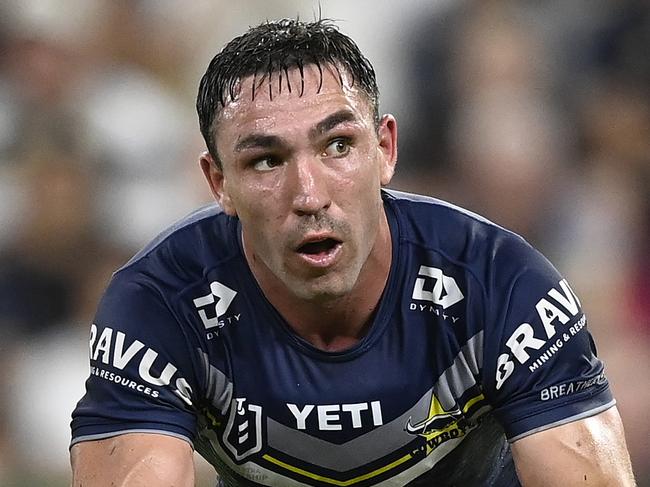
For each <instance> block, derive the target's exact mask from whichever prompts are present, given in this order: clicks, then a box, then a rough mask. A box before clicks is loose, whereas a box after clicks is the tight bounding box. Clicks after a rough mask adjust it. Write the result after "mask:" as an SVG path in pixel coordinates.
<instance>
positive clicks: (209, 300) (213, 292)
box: [194, 281, 237, 330]
mask: <svg viewBox="0 0 650 487" xmlns="http://www.w3.org/2000/svg"><path fill="white" fill-rule="evenodd" d="M235 296H237V291H233V290H232V289H230V288H229V287H228V286H225V285H223V284H221V283H220V282H219V281H212V282H211V283H210V292H209V293H208V294H206V295H205V296H201V297H198V298H196V299H194V306H195V307H196V309H197V310H198V312H199V317H200V318H201V321H202V322H203V326H205V329H206V330H209V329H210V328H216V327H219V328H221V327H222V326H223V321H221V317H222V316H223V315H225V314H226V312H227V311H228V308H229V307H230V303H232V300H233V299H235Z"/></svg>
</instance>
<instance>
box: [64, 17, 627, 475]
mask: <svg viewBox="0 0 650 487" xmlns="http://www.w3.org/2000/svg"><path fill="white" fill-rule="evenodd" d="M377 97H378V93H377V85H376V81H375V76H374V71H373V69H372V67H371V65H370V64H369V62H368V61H367V60H366V59H365V58H364V57H363V56H362V54H361V53H360V52H359V50H358V48H357V46H356V45H355V44H354V43H353V41H351V40H350V39H349V38H347V37H346V36H344V35H343V34H341V33H339V32H338V30H337V29H336V28H334V27H333V26H332V25H331V24H330V23H328V22H327V21H318V22H313V23H303V22H298V21H289V20H284V21H279V22H271V23H265V24H262V25H260V26H258V27H255V28H252V29H251V30H249V31H248V32H247V33H246V34H244V35H243V36H241V37H238V38H236V39H234V40H233V41H231V42H230V43H229V44H228V45H227V46H226V47H225V48H224V49H223V51H222V52H221V53H219V54H217V56H215V58H214V59H213V60H212V62H211V63H210V66H209V67H208V70H207V72H206V74H205V75H204V77H203V80H202V81H201V85H200V88H199V96H198V101H197V107H198V112H199V120H200V125H201V131H202V133H203V136H204V138H205V140H206V144H207V147H208V152H206V153H204V154H203V155H202V156H201V158H200V165H201V168H202V170H203V172H204V174H205V176H206V178H207V180H208V183H209V185H210V187H211V189H212V191H213V193H214V196H215V198H216V200H217V202H218V206H211V207H208V208H204V209H201V210H199V211H197V212H196V213H194V214H193V215H191V216H190V217H188V218H186V219H185V220H183V221H182V222H180V223H179V224H177V225H176V226H174V227H173V228H171V229H170V230H169V231H167V232H166V233H164V234H163V235H161V236H160V237H159V238H157V239H156V240H155V241H154V242H153V243H152V244H150V245H149V246H148V247H146V248H145V249H144V250H143V251H141V252H140V253H139V254H138V255H136V256H135V257H134V258H133V259H132V260H131V261H130V262H129V263H128V264H127V265H126V266H125V267H123V268H122V269H120V270H119V271H118V272H117V273H115V275H114V277H113V280H112V282H111V284H110V286H109V288H108V290H107V291H106V294H105V296H104V298H103V300H102V302H101V304H100V306H99V310H98V313H97V317H96V320H95V324H93V325H92V328H91V335H90V358H91V375H90V378H89V380H88V382H87V394H86V395H85V397H84V398H83V399H82V400H81V401H80V403H79V405H78V407H77V409H76V410H75V412H74V414H73V422H72V430H73V446H72V465H73V471H74V480H73V483H74V485H75V486H81V485H83V486H84V487H88V486H92V485H108V484H109V483H110V482H112V483H111V485H128V486H137V485H174V486H178V485H181V486H185V485H188V486H189V485H193V478H194V476H193V464H192V449H193V447H194V448H196V449H197V450H198V451H199V452H200V453H201V454H202V455H203V456H204V457H205V458H206V459H207V460H208V461H209V462H210V463H212V464H213V465H214V466H215V468H216V470H217V471H218V472H219V474H220V482H221V484H220V485H274V486H299V485H316V486H331V485H335V486H352V485H354V486H366V485H391V486H399V485H411V486H430V485H449V486H451V485H455V486H466V485H477V486H484V485H495V486H511V485H513V486H514V485H526V486H531V485H544V486H550V485H562V486H567V485H633V483H634V481H633V478H632V473H631V467H630V463H629V458H628V454H627V451H626V446H625V441H624V437H623V429H622V426H621V421H620V418H619V415H618V413H617V410H616V407H615V405H614V400H613V399H612V396H611V393H610V392H609V388H608V383H607V380H606V378H605V376H604V375H603V365H602V363H601V362H600V361H599V360H598V359H597V358H596V357H595V355H594V347H593V343H592V341H591V338H590V336H589V334H588V332H587V330H586V329H585V317H584V315H583V313H582V311H581V309H580V302H579V300H578V298H577V297H576V295H575V294H574V292H573V291H572V289H571V288H570V287H569V284H568V283H567V282H566V280H564V279H562V277H561V276H559V275H558V273H557V271H556V270H555V269H554V268H553V267H552V266H551V265H550V264H549V263H548V262H547V261H546V260H545V259H544V258H543V257H542V256H541V255H540V254H538V253H537V252H536V251H535V250H533V249H532V248H531V247H530V246H529V245H528V244H527V243H526V242H525V241H524V240H523V239H521V238H520V237H518V236H517V235H515V234H513V233H511V232H508V231H506V230H504V229H502V228H500V227H498V226H496V225H494V224H492V223H490V222H488V221H486V220H484V219H482V218H480V217H478V216H476V215H473V214H471V213H468V212H466V211H463V210H461V209H458V208H455V207H453V206H451V205H448V204H445V203H443V202H440V201H437V200H434V199H431V198H426V197H422V196H416V195H410V194H404V193H398V192H394V191H388V190H384V189H382V187H384V186H386V185H387V184H388V183H389V182H390V180H391V177H392V175H393V171H394V168H395V163H396V158H397V152H396V149H397V129H396V122H395V119H394V118H393V117H392V116H391V115H384V116H383V117H379V115H378V100H377ZM513 459H514V461H513Z"/></svg>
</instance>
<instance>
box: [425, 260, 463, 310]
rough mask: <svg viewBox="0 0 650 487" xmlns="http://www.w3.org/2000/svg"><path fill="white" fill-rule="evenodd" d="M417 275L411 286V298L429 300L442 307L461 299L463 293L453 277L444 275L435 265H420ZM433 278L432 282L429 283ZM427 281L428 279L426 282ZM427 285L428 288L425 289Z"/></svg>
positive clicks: (445, 307)
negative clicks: (413, 284)
mask: <svg viewBox="0 0 650 487" xmlns="http://www.w3.org/2000/svg"><path fill="white" fill-rule="evenodd" d="M418 275H419V276H424V277H418V278H417V279H416V280H415V286H414V287H413V299H417V300H420V301H431V302H432V303H434V304H438V305H440V306H442V308H443V309H447V308H449V307H450V306H451V305H453V304H456V303H457V302H459V301H461V300H462V299H463V297H464V296H463V293H462V292H461V290H460V289H459V287H458V284H456V281H455V280H454V278H453V277H449V276H445V275H444V274H443V273H442V271H441V270H440V269H438V268H437V267H429V266H426V265H423V266H420V271H419V272H418ZM431 280H433V284H431ZM427 281H429V282H428V283H427ZM425 287H428V289H425Z"/></svg>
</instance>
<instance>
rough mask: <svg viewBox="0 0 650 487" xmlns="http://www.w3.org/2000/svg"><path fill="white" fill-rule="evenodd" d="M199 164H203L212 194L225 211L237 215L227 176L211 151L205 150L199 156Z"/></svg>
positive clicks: (202, 167)
mask: <svg viewBox="0 0 650 487" xmlns="http://www.w3.org/2000/svg"><path fill="white" fill-rule="evenodd" d="M199 165H200V166H201V170H202V171H203V175H204V176H205V179H206V180H207V181H208V186H210V190H211V191H212V195H213V196H214V198H215V199H216V200H217V202H218V203H219V205H220V206H221V207H222V208H223V211H225V212H226V214H228V215H230V216H236V215H237V211H236V210H235V205H233V203H232V200H231V199H230V196H229V194H228V191H227V189H226V178H225V176H224V174H223V169H222V167H221V166H220V165H219V164H218V163H217V161H216V160H215V159H214V158H213V157H212V154H210V153H209V152H203V153H202V154H201V156H200V157H199Z"/></svg>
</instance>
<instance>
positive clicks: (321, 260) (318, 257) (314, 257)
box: [298, 243, 343, 268]
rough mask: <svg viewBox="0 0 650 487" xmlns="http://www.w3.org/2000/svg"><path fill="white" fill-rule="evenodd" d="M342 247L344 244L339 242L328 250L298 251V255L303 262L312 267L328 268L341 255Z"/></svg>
mask: <svg viewBox="0 0 650 487" xmlns="http://www.w3.org/2000/svg"><path fill="white" fill-rule="evenodd" d="M342 247H343V246H342V245H341V244H340V243H339V244H336V246H334V247H332V248H331V249H329V250H327V251H326V252H320V253H318V254H302V253H298V255H299V256H300V258H301V259H302V261H303V262H305V263H306V264H308V265H309V266H311V267H319V268H327V267H330V266H332V265H334V263H335V262H336V260H337V259H338V257H339V255H340V254H341V250H342Z"/></svg>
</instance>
